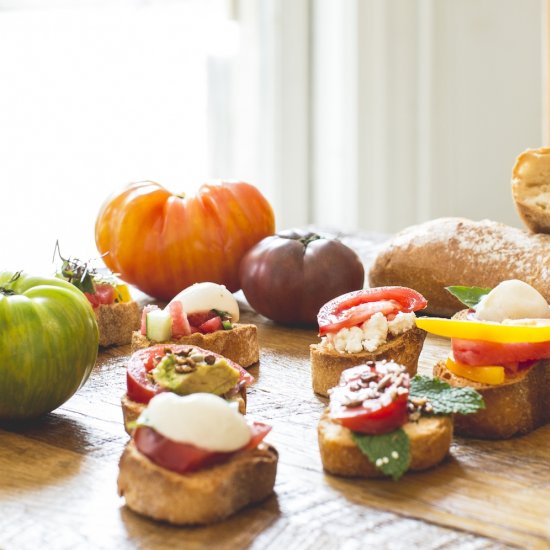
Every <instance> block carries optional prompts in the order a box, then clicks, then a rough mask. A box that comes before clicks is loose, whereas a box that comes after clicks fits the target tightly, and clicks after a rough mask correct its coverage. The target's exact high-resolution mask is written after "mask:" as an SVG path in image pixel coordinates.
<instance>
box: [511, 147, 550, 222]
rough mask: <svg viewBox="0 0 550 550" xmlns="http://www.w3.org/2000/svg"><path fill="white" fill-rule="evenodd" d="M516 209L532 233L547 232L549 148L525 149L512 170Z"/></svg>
mask: <svg viewBox="0 0 550 550" xmlns="http://www.w3.org/2000/svg"><path fill="white" fill-rule="evenodd" d="M512 195H513V197H514V202H515V203H516V208H517V211H518V213H519V215H520V217H521V219H522V220H523V222H524V223H525V225H526V226H527V227H528V228H529V229H530V230H531V231H533V233H550V149H548V148H541V149H528V150H527V151H524V152H523V153H522V154H521V155H519V157H518V158H517V160H516V164H515V166H514V168H513V170H512Z"/></svg>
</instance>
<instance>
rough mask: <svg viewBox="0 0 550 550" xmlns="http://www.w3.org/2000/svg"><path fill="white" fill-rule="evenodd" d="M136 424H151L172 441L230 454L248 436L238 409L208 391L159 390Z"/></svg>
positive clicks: (245, 440)
mask: <svg viewBox="0 0 550 550" xmlns="http://www.w3.org/2000/svg"><path fill="white" fill-rule="evenodd" d="M138 424H144V425H146V426H150V427H151V428H154V429H155V430H156V431H157V432H159V433H160V434H161V435H163V436H165V437H167V438H169V439H172V440H173V441H177V442H179V443H190V444H192V445H195V446H196V447H200V448H201V449H206V450H208V451H219V452H226V453H230V452H232V451H236V450H238V449H241V448H242V447H244V446H245V445H246V444H248V442H249V441H250V438H251V431H250V427H249V425H248V423H247V422H246V420H245V418H244V416H243V415H242V414H240V413H239V412H238V410H237V408H236V407H234V406H232V405H230V404H229V403H228V402H227V401H226V400H225V399H222V398H221V397H218V396H217V395H213V394H211V393H194V394H191V395H187V396H180V395H176V394H174V393H171V392H163V393H159V394H158V395H155V397H153V399H151V401H150V402H149V405H148V406H147V408H146V409H145V410H144V411H143V412H142V413H141V415H140V417H139V419H138Z"/></svg>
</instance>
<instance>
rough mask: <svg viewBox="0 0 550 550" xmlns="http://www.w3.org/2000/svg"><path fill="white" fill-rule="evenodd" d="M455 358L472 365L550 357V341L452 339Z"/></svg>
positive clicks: (502, 363)
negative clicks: (510, 341) (497, 341)
mask: <svg viewBox="0 0 550 550" xmlns="http://www.w3.org/2000/svg"><path fill="white" fill-rule="evenodd" d="M451 346H452V349H453V355H454V357H455V359H456V360H457V361H458V362H460V363H464V364H465V365H471V366H483V365H505V364H511V363H523V362H525V361H538V360H540V359H548V358H550V341H549V342H535V343H526V342H518V343H514V344H498V343H496V342H485V341H483V340H463V339H460V338H453V339H452V340H451Z"/></svg>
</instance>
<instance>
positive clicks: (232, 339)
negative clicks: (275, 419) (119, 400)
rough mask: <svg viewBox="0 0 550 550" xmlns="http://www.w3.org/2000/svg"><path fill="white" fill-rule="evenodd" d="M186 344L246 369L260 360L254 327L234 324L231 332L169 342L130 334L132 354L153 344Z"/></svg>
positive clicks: (192, 336)
mask: <svg viewBox="0 0 550 550" xmlns="http://www.w3.org/2000/svg"><path fill="white" fill-rule="evenodd" d="M158 343H162V344H186V345H191V346H198V347H199V348H203V349H206V350H208V351H213V352H214V353H219V354H220V355H223V356H224V357H227V358H228V359H231V361H234V362H235V363H237V364H239V365H241V367H244V368H248V367H250V366H252V365H253V364H254V363H257V362H258V361H259V360H260V348H259V345H258V329H257V328H256V325H249V324H241V323H236V324H234V325H233V328H232V329H231V330H217V331H216V332H211V333H209V334H201V333H200V332H196V333H194V334H190V335H189V336H182V337H181V338H176V339H174V340H170V341H169V342H155V341H153V340H149V338H147V337H146V336H144V335H143V334H141V332H139V331H136V332H134V333H133V334H132V352H134V351H137V350H138V349H142V348H148V347H149V346H154V345H155V344H158Z"/></svg>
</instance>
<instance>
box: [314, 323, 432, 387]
mask: <svg viewBox="0 0 550 550" xmlns="http://www.w3.org/2000/svg"><path fill="white" fill-rule="evenodd" d="M425 338H426V332H425V331H424V330H421V329H419V328H417V327H413V328H411V329H410V330H407V331H406V332H404V333H403V334H400V335H398V336H395V337H393V338H390V339H388V341H387V342H386V343H385V344H382V345H381V346H380V347H379V348H378V349H377V350H376V351H374V352H372V353H371V352H368V351H363V352H361V353H339V352H337V351H332V350H325V349H323V348H322V347H321V345H320V344H312V345H311V346H310V347H309V352H310V359H311V380H312V384H313V391H314V392H315V393H318V394H320V395H324V396H325V397H326V396H328V390H329V389H330V388H334V386H337V385H338V383H339V381H340V375H341V374H342V372H343V371H344V370H346V369H349V368H351V367H355V366H357V365H362V364H363V363H366V362H367V361H380V360H382V359H386V360H388V361H395V362H396V363H399V364H400V365H403V366H404V367H406V369H407V372H408V373H409V375H410V376H414V375H415V374H416V370H417V368H418V358H419V356H420V352H421V351H422V346H423V344H424V339H425Z"/></svg>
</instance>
